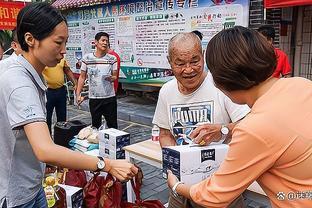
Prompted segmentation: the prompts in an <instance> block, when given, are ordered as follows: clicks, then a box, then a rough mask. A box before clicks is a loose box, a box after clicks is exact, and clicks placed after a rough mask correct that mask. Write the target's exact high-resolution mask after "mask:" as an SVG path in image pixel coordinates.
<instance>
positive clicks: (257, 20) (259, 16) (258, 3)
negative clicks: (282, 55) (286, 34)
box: [249, 0, 282, 46]
mask: <svg viewBox="0 0 312 208" xmlns="http://www.w3.org/2000/svg"><path fill="white" fill-rule="evenodd" d="M263 9H264V7H263V0H250V4H249V27H250V28H253V29H257V28H259V27H260V26H261V25H263V24H268V25H272V26H273V27H274V28H275V34H276V37H275V40H274V44H275V46H278V45H279V29H280V20H281V14H282V12H281V9H267V10H266V20H264V10H263Z"/></svg>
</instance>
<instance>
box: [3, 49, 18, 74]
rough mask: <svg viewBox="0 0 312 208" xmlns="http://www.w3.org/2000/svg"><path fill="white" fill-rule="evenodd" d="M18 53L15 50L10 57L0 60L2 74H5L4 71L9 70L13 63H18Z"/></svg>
mask: <svg viewBox="0 0 312 208" xmlns="http://www.w3.org/2000/svg"><path fill="white" fill-rule="evenodd" d="M16 60H17V55H16V53H15V52H13V53H12V55H11V56H9V57H8V58H6V59H4V60H1V61H0V72H1V73H0V76H1V74H3V72H5V71H7V70H8V69H9V67H10V66H11V65H12V63H16Z"/></svg>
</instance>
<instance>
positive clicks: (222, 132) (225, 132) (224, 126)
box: [220, 125, 230, 142]
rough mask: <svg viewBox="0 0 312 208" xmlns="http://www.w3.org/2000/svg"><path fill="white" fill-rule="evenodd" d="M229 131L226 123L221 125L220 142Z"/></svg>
mask: <svg viewBox="0 0 312 208" xmlns="http://www.w3.org/2000/svg"><path fill="white" fill-rule="evenodd" d="M229 133H230V129H229V128H228V127H227V126H226V125H222V126H221V140H220V142H221V141H222V142H223V141H224V140H225V139H226V137H227V135H228V134H229Z"/></svg>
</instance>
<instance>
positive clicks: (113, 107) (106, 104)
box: [89, 96, 118, 129]
mask: <svg viewBox="0 0 312 208" xmlns="http://www.w3.org/2000/svg"><path fill="white" fill-rule="evenodd" d="M89 106H90V113H91V119H92V126H94V127H96V128H99V127H100V126H101V125H102V115H103V116H104V117H105V120H106V123H107V127H108V128H115V129H117V128H118V125H117V99H116V96H114V97H110V98H103V99H93V98H91V99H90V100H89Z"/></svg>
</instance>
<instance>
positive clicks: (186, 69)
mask: <svg viewBox="0 0 312 208" xmlns="http://www.w3.org/2000/svg"><path fill="white" fill-rule="evenodd" d="M170 55H171V56H170V58H169V63H170V66H171V69H172V71H173V74H174V76H175V77H176V79H177V80H178V82H179V84H181V85H182V86H183V88H184V90H186V91H187V92H193V91H195V90H196V89H197V88H198V87H199V86H200V85H201V83H202V82H203V76H205V73H204V58H203V54H202V52H201V48H200V46H198V45H196V44H193V43H185V44H182V45H178V44H176V46H175V47H174V48H173V50H172V53H171V54H170Z"/></svg>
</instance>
